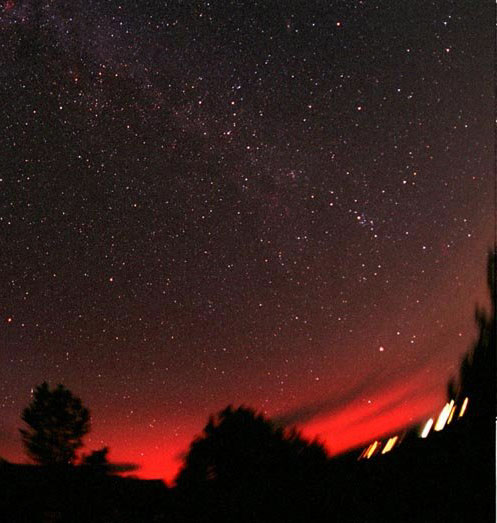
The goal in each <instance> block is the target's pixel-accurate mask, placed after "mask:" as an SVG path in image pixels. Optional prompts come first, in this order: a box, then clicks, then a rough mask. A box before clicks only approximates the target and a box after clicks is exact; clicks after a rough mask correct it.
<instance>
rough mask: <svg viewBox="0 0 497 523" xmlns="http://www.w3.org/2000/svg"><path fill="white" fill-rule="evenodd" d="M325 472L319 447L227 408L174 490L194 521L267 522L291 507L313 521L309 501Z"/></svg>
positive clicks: (195, 447) (212, 422) (196, 444)
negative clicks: (231, 519)
mask: <svg viewBox="0 0 497 523" xmlns="http://www.w3.org/2000/svg"><path fill="white" fill-rule="evenodd" d="M327 468H328V457H327V454H326V451H325V450H324V448H323V446H322V445H321V444H320V443H318V442H316V441H314V442H308V441H306V440H304V439H303V438H302V437H301V436H300V435H299V433H298V432H296V431H295V430H293V431H290V432H288V431H284V430H283V429H281V428H277V427H275V426H274V425H273V424H272V423H271V422H270V421H268V420H267V419H266V418H264V416H262V415H261V414H256V412H255V411H254V410H252V409H250V408H247V407H239V408H237V409H234V408H233V407H232V406H229V407H227V408H226V409H224V410H223V411H221V412H220V413H219V414H218V415H217V416H215V417H211V418H210V419H209V422H208V423H207V425H206V426H205V428H204V430H203V432H202V434H201V435H200V436H199V437H197V438H196V439H195V440H194V441H193V442H192V444H191V445H190V449H189V451H188V453H187V455H186V457H185V462H184V466H183V468H182V469H181V470H180V472H179V474H178V476H177V478H176V484H177V487H178V491H180V492H182V493H183V498H184V500H185V503H186V504H188V506H185V507H183V510H186V511H187V512H188V511H189V512H190V517H191V518H192V519H194V520H198V521H200V520H202V518H207V519H208V518H209V517H214V516H215V517H216V518H218V519H219V518H221V519H222V518H223V517H228V515H229V517H236V518H237V520H238V521H245V520H246V519H247V520H257V521H265V520H274V518H275V517H276V518H277V514H280V513H281V511H282V510H285V512H288V508H289V507H292V508H293V510H294V513H295V514H297V513H299V511H300V513H301V512H302V510H303V509H304V506H305V510H306V511H307V514H308V515H309V503H308V501H309V500H312V499H313V498H315V497H316V496H317V495H319V492H321V490H322V489H320V488H318V487H319V485H320V484H321V483H322V480H323V478H324V476H325V474H326V472H327ZM303 500H307V502H305V501H303ZM316 506H317V505H316ZM322 506H323V504H322V503H320V507H321V508H322ZM193 507H197V508H199V513H197V514H192V510H193ZM200 507H201V510H200ZM311 512H312V510H311ZM248 514H250V515H251V516H250V517H248ZM229 517H228V519H229ZM254 518H255V519H254Z"/></svg>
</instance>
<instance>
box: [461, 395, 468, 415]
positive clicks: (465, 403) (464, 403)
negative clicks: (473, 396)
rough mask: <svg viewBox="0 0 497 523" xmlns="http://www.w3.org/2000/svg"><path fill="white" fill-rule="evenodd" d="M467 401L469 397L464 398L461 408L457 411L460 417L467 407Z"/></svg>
mask: <svg viewBox="0 0 497 523" xmlns="http://www.w3.org/2000/svg"><path fill="white" fill-rule="evenodd" d="M468 402H469V398H464V401H463V403H462V407H461V410H460V411H459V417H460V418H462V417H463V416H464V413H465V412H466V409H467V408H468Z"/></svg>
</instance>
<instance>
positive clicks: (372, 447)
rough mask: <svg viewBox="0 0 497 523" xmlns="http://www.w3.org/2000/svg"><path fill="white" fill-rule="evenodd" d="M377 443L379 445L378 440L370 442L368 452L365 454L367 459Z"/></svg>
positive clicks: (373, 451)
mask: <svg viewBox="0 0 497 523" xmlns="http://www.w3.org/2000/svg"><path fill="white" fill-rule="evenodd" d="M378 445H379V443H378V441H375V442H374V443H372V444H371V445H370V446H369V449H368V452H367V454H366V458H367V459H369V458H370V457H371V456H372V455H373V454H374V453H375V450H376V448H377V447H378Z"/></svg>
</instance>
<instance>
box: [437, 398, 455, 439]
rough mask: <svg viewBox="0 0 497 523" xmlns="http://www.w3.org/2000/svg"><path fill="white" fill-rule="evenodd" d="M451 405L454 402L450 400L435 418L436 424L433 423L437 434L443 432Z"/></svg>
mask: <svg viewBox="0 0 497 523" xmlns="http://www.w3.org/2000/svg"><path fill="white" fill-rule="evenodd" d="M453 405H454V401H453V400H452V401H451V402H450V403H446V404H445V405H444V408H443V409H442V410H441V411H440V414H439V415H438V418H437V422H436V423H435V430H436V431H437V432H440V431H441V430H443V428H444V427H445V425H446V424H447V420H448V419H449V416H450V411H451V410H452V407H453Z"/></svg>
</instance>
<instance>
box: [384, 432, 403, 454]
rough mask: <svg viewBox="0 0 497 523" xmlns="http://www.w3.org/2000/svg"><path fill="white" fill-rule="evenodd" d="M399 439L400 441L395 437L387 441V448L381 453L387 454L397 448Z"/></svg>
mask: <svg viewBox="0 0 497 523" xmlns="http://www.w3.org/2000/svg"><path fill="white" fill-rule="evenodd" d="M398 439H399V437H398V436H394V437H393V438H390V439H389V440H388V441H387V444H386V445H385V448H384V449H383V450H382V451H381V453H382V454H386V453H387V452H390V451H391V450H392V449H393V448H394V447H395V444H396V443H397V440H398Z"/></svg>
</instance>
